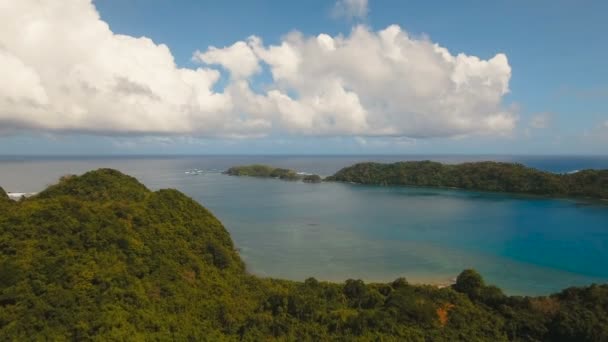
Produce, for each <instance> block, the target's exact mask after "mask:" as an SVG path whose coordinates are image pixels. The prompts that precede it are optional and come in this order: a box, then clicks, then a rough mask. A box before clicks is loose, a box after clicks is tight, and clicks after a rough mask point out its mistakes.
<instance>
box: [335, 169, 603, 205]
mask: <svg viewBox="0 0 608 342" xmlns="http://www.w3.org/2000/svg"><path fill="white" fill-rule="evenodd" d="M326 180H327V181H337V182H350V183H358V184H374V185H400V186H425V187H449V188H459V189H467V190H480V191H493V192H509V193H520V194H532V195H541V196H554V197H586V198H594V199H608V170H581V171H578V172H574V173H566V174H556V173H551V172H545V171H540V170H537V169H533V168H530V167H526V166H524V165H522V164H516V163H499V162H490V161H486V162H474V163H463V164H456V165H449V164H441V163H437V162H432V161H407V162H398V163H393V164H381V163H359V164H355V165H353V166H349V167H346V168H343V169H342V170H340V171H338V172H337V173H336V174H334V175H333V176H330V177H327V178H326Z"/></svg>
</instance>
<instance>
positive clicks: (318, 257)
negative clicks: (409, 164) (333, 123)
mask: <svg viewBox="0 0 608 342" xmlns="http://www.w3.org/2000/svg"><path fill="white" fill-rule="evenodd" d="M357 158H360V159H361V160H367V159H365V157H333V158H330V157H189V158H88V159H82V158H70V159H52V158H45V159H36V158H27V159H15V158H12V159H10V158H9V159H6V160H2V161H0V185H1V186H3V187H4V188H5V189H7V191H14V192H29V191H39V190H40V189H42V188H44V186H46V185H47V184H50V183H52V182H53V181H54V180H56V179H57V178H58V177H59V176H61V175H63V174H66V173H81V172H83V171H86V170H89V169H94V168H98V167H102V166H103V167H113V168H117V169H120V170H122V171H124V172H127V173H129V174H131V175H133V176H135V177H138V178H139V179H140V180H142V181H143V182H144V183H145V184H146V185H147V186H149V187H150V188H152V189H158V188H167V187H172V188H177V189H179V190H181V191H183V192H185V193H186V194H188V195H190V196H191V197H193V198H194V199H196V200H198V201H199V202H201V203H202V204H204V205H205V206H206V207H208V208H209V209H210V210H212V211H213V212H214V213H215V214H216V215H217V216H218V217H219V218H220V219H221V220H222V222H223V223H224V224H225V225H226V227H227V229H228V230H229V231H230V233H231V235H232V237H233V239H234V240H235V243H236V245H237V247H238V248H239V250H240V253H241V255H242V257H243V259H244V260H245V262H246V264H247V266H248V268H249V269H250V270H251V271H252V272H253V273H256V274H259V275H262V276H272V277H281V278H289V279H295V280H302V279H305V278H306V277H309V276H314V277H317V278H319V279H325V280H337V281H339V280H344V279H347V278H361V279H364V280H366V281H388V280H392V279H395V278H397V277H401V276H404V277H406V278H408V279H409V280H410V281H412V282H422V283H437V284H443V283H449V282H450V281H451V280H452V279H453V278H454V277H455V276H456V275H457V274H458V273H459V272H460V271H461V270H462V269H464V268H469V267H472V268H475V269H477V270H479V271H480V272H481V273H482V275H483V276H484V277H485V278H486V280H487V281H488V282H489V283H493V284H496V285H498V286H500V287H501V288H503V289H505V290H506V291H507V292H508V293H511V294H547V293H549V292H554V291H557V290H560V289H562V288H565V287H568V286H574V285H587V284H591V283H594V282H595V283H601V282H608V205H606V204H602V203H590V202H581V201H576V200H565V199H543V198H534V197H525V196H510V195H504V194H493V193H479V192H468V191H459V190H446V189H427V188H398V187H374V186H362V185H351V184H338V183H323V184H304V183H300V182H284V181H279V180H273V179H256V178H248V177H230V176H225V175H222V174H220V173H219V171H220V170H223V169H225V168H227V167H229V166H233V165H237V164H245V163H250V162H258V161H261V162H266V163H272V164H274V165H277V166H286V167H294V168H296V169H298V170H301V171H309V172H319V173H322V174H330V173H332V172H334V171H335V170H337V169H338V168H340V167H342V166H344V165H348V164H351V163H352V162H355V161H359V159H357ZM374 158H375V159H382V161H392V160H405V159H426V158H420V157H416V158H407V157H374ZM383 158H384V159H383ZM442 158H448V157H442ZM449 158H453V159H450V161H461V160H460V159H462V158H465V157H462V156H460V157H449ZM457 158H460V159H457ZM471 158H472V157H471ZM475 158H480V157H475ZM504 158H506V157H504ZM368 159H372V158H371V157H368ZM385 159H386V160H385ZM465 159H466V158H465ZM472 159H473V160H477V159H474V158H472ZM486 159H489V158H486ZM493 159H499V158H493ZM549 160H550V162H551V163H552V164H551V163H549V164H546V165H553V166H552V167H551V166H547V167H546V169H549V170H551V169H552V168H555V167H556V166H557V165H561V166H562V167H564V168H572V169H578V168H585V167H588V166H586V164H585V161H584V160H582V161H581V160H578V159H577V160H568V159H565V157H564V159H562V160H557V159H555V158H553V159H549ZM589 160H590V163H591V162H593V163H596V164H597V165H600V167H604V166H602V165H604V164H603V163H606V164H608V160H607V159H605V158H604V159H602V158H599V159H597V158H596V159H592V158H591V159H589ZM441 161H445V160H441ZM534 162H536V163H537V164H542V163H543V162H542V159H541V158H540V157H539V159H538V160H536V161H535V160H532V161H530V160H528V164H534ZM594 165H595V164H594ZM607 166H608V165H607ZM536 167H542V166H538V165H536ZM596 167H597V166H596ZM192 168H201V169H204V170H207V171H208V172H206V173H205V174H203V175H198V176H195V175H188V174H186V173H185V171H186V170H189V169H192Z"/></svg>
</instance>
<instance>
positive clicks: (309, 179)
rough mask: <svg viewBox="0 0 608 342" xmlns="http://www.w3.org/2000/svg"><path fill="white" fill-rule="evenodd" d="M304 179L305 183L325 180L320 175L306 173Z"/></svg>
mask: <svg viewBox="0 0 608 342" xmlns="http://www.w3.org/2000/svg"><path fill="white" fill-rule="evenodd" d="M302 181H304V183H321V182H322V181H323V180H322V179H321V176H319V175H306V176H304V178H302Z"/></svg>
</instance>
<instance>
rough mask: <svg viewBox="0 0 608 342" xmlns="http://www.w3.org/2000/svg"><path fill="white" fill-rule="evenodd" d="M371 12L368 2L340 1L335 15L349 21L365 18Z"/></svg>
mask: <svg viewBox="0 0 608 342" xmlns="http://www.w3.org/2000/svg"><path fill="white" fill-rule="evenodd" d="M368 12H369V7H368V4H367V0H338V1H337V2H336V4H335V5H334V9H333V13H332V14H333V15H334V16H335V17H343V18H347V19H356V18H365V17H366V16H367V13H368Z"/></svg>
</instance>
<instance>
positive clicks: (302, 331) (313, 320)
mask: <svg viewBox="0 0 608 342" xmlns="http://www.w3.org/2000/svg"><path fill="white" fill-rule="evenodd" d="M0 194H1V193H0ZM0 203H2V202H0ZM6 203H10V204H9V205H10V208H9V207H8V206H6V205H4V206H1V205H0V340H3V341H5V340H6V341H12V340H16V341H20V340H179V341H181V340H188V341H205V340H211V341H221V340H244V341H260V340H291V341H296V340H298V341H299V340H304V341H326V340H354V341H370V340H374V341H379V340H382V341H459V340H468V341H506V340H519V341H542V340H551V341H603V340H607V339H608V336H607V332H608V313H607V310H608V286H607V285H601V286H598V285H593V286H590V287H587V288H571V289H567V290H564V291H562V292H561V293H559V294H555V295H552V296H550V297H538V298H521V297H507V296H505V295H504V294H503V293H502V292H501V291H500V289H498V288H496V287H494V286H487V285H485V283H484V281H483V279H482V278H481V276H480V275H479V274H478V273H477V272H475V271H473V270H466V271H464V272H463V273H462V274H461V275H460V276H459V277H458V280H457V282H456V284H455V285H454V287H453V288H443V289H438V288H436V287H433V286H416V285H410V284H409V283H408V282H407V281H406V280H405V278H399V279H397V280H395V281H393V282H391V283H388V284H365V283H364V282H363V281H361V280H352V279H351V280H348V281H346V282H345V283H344V284H337V283H328V282H323V281H318V280H316V279H314V278H309V279H306V280H305V281H304V282H292V281H286V280H277V279H263V278H258V277H255V276H252V275H249V274H248V273H247V272H246V270H245V267H244V264H243V262H242V261H241V259H240V257H239V255H238V254H237V253H236V251H235V248H234V245H233V243H232V240H231V238H230V235H229V234H228V232H227V231H226V229H225V228H224V227H223V226H222V224H221V223H220V222H219V221H218V220H217V219H216V218H215V217H214V216H213V215H212V214H211V213H210V212H209V211H208V210H206V209H205V208H203V207H202V206H200V205H199V204H198V203H197V202H195V201H194V200H192V199H190V198H188V197H187V196H185V195H183V194H181V193H180V192H178V191H176V190H159V191H156V192H151V191H149V190H148V189H146V188H145V187H144V186H143V185H142V184H140V183H139V182H137V181H136V180H135V179H134V178H131V177H128V176H125V175H123V174H121V173H119V172H118V171H114V170H106V169H102V170H97V171H93V172H89V173H86V174H84V175H82V176H71V177H64V178H63V179H62V180H61V181H60V182H59V183H58V184H57V185H54V186H51V187H49V188H48V189H47V190H45V191H43V192H42V193H40V194H39V195H38V196H34V197H31V198H27V199H24V200H22V201H19V202H13V201H6Z"/></svg>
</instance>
